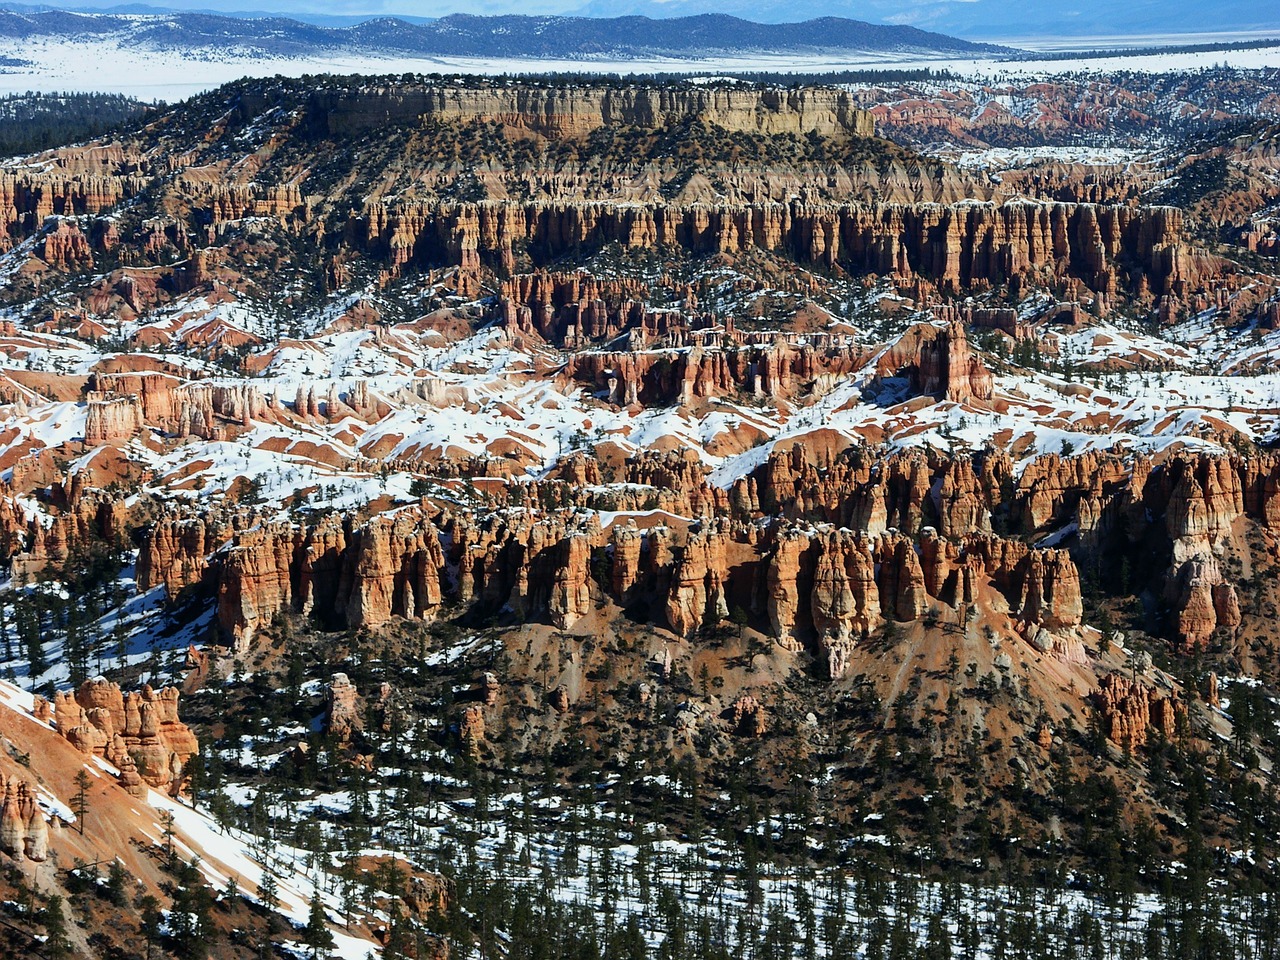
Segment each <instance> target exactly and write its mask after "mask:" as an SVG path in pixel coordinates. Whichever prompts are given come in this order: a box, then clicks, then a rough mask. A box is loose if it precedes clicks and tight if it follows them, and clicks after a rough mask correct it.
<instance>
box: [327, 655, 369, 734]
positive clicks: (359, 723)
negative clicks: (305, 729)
mask: <svg viewBox="0 0 1280 960" xmlns="http://www.w3.org/2000/svg"><path fill="white" fill-rule="evenodd" d="M325 729H327V730H328V732H329V735H330V736H331V737H333V739H334V740H335V741H336V742H337V743H339V744H343V745H345V744H347V743H349V742H350V741H351V738H352V737H353V736H355V734H356V733H357V732H358V731H360V730H363V729H364V714H363V712H362V711H361V708H360V694H359V693H357V692H356V688H355V686H354V685H353V684H352V683H351V681H350V680H349V679H348V678H347V675H346V674H345V673H335V674H334V675H333V677H332V678H330V680H329V687H328V691H327V693H326V696H325Z"/></svg>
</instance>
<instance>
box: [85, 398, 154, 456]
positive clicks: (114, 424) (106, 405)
mask: <svg viewBox="0 0 1280 960" xmlns="http://www.w3.org/2000/svg"><path fill="white" fill-rule="evenodd" d="M145 425H146V421H145V420H144V418H143V415H142V404H140V403H139V402H138V398H137V397H132V396H129V397H107V396H101V395H93V394H91V395H90V396H89V399H88V400H87V401H86V403H85V423H84V442H85V443H87V444H92V445H94V446H97V445H98V444H104V443H125V442H127V441H128V440H131V439H132V438H133V437H134V436H135V435H137V433H138V432H139V431H140V430H142V428H143V427H144V426H145Z"/></svg>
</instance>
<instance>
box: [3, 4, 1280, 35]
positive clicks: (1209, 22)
mask: <svg viewBox="0 0 1280 960" xmlns="http://www.w3.org/2000/svg"><path fill="white" fill-rule="evenodd" d="M5 6H12V7H23V6H44V7H52V8H56V9H64V10H85V11H107V10H116V11H122V10H136V11H139V12H141V11H143V10H144V9H151V10H154V11H156V12H157V13H160V12H169V11H174V12H208V13H220V14H230V15H240V16H260V15H270V14H276V15H280V16H286V17H295V18H303V19H308V20H312V21H316V22H324V21H329V22H334V21H339V20H347V19H350V20H356V21H358V20H361V19H368V18H375V17H383V16H394V17H406V18H418V19H421V18H439V17H444V16H448V15H450V14H471V15H475V16H501V15H528V16H591V17H599V18H608V17H617V16H627V15H641V16H647V17H652V18H654V19H667V18H673V17H682V16H693V15H698V14H704V13H724V14H729V15H732V16H736V17H741V18H743V19H747V20H753V21H755V22H758V23H786V22H797V21H803V20H810V19H814V18H817V17H824V16H825V17H843V18H847V19H851V20H862V21H866V22H870V23H883V24H889V25H903V26H914V27H918V28H920V29H923V30H932V31H936V32H939V33H946V34H952V35H956V36H961V37H966V38H970V39H1005V38H1014V37H1024V38H1040V39H1047V40H1052V39H1053V38H1054V37H1057V36H1062V37H1076V38H1097V39H1111V40H1115V39H1123V38H1125V37H1141V38H1149V37H1154V36H1169V37H1175V38H1185V37H1188V36H1196V35H1213V36H1215V37H1221V36H1225V35H1232V34H1238V35H1240V36H1242V37H1256V36H1263V35H1267V36H1269V35H1272V34H1274V33H1275V32H1280V8H1273V9H1272V10H1270V11H1266V10H1264V9H1263V5H1258V4H1255V3H1253V2H1252V0H1221V2H1215V3H1206V2H1201V0H1169V2H1165V0H1135V2H1132V3H1128V4H1125V5H1124V6H1123V7H1116V6H1114V5H1111V4H1107V3H1101V2H1097V3H1078V2H1071V0H1028V2H1025V3H1021V4H1019V5H1018V6H1017V7H1016V8H1010V7H1009V5H1008V4H1007V3H1005V2H1004V0H906V2H899V0H862V2H858V3H854V2H852V0H835V2H818V0H521V2H516V0H470V2H465V3H458V2H456V0H440V2H431V3H418V2H409V0H338V2H333V3H324V4H321V3H316V2H312V0H269V2H263V3H256V2H254V0H171V2H167V3H144V4H122V3H119V2H116V0H79V2H51V3H44V4H21V3H15V4H6V5H5Z"/></svg>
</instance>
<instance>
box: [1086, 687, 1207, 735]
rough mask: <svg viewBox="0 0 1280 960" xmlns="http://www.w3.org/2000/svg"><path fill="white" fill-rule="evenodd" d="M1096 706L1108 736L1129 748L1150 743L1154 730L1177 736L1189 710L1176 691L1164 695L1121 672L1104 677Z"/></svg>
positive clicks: (1162, 733) (1096, 698)
mask: <svg viewBox="0 0 1280 960" xmlns="http://www.w3.org/2000/svg"><path fill="white" fill-rule="evenodd" d="M1095 708H1096V709H1097V710H1098V713H1099V714H1100V716H1101V718H1102V723H1103V725H1104V726H1103V728H1104V729H1105V731H1106V733H1107V736H1108V737H1110V738H1111V740H1112V741H1114V742H1115V743H1117V744H1119V745H1120V746H1122V747H1124V748H1125V749H1128V750H1134V749H1137V748H1139V747H1143V746H1146V744H1147V741H1148V739H1149V737H1150V731H1152V730H1154V731H1156V732H1157V733H1158V734H1160V735H1161V736H1163V737H1165V738H1171V737H1173V736H1174V735H1175V733H1176V732H1177V720H1178V717H1179V715H1181V714H1183V713H1184V712H1185V710H1186V708H1185V707H1184V706H1183V705H1182V703H1180V702H1179V701H1178V700H1177V699H1176V698H1175V697H1174V696H1173V695H1172V694H1170V695H1169V696H1167V697H1164V696H1160V695H1159V694H1157V693H1155V692H1154V691H1152V690H1151V689H1149V688H1148V687H1145V686H1143V685H1142V684H1141V683H1139V682H1137V681H1135V680H1129V679H1127V678H1125V677H1124V676H1123V675H1121V674H1118V673H1111V674H1108V675H1107V676H1105V677H1103V678H1102V682H1101V684H1100V686H1099V689H1098V693H1097V695H1096V697H1095Z"/></svg>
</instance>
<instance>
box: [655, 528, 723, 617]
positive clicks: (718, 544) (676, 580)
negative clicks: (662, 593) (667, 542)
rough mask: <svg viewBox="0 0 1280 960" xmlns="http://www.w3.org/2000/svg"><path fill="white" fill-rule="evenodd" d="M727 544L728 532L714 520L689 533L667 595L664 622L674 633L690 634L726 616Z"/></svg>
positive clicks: (672, 575) (673, 572)
mask: <svg viewBox="0 0 1280 960" xmlns="http://www.w3.org/2000/svg"><path fill="white" fill-rule="evenodd" d="M727 545H728V534H727V533H726V532H725V531H724V530H722V529H720V528H719V527H718V526H717V525H716V524H707V525H705V526H703V527H702V528H700V529H699V530H698V531H697V532H695V533H693V534H692V535H690V537H689V540H688V542H687V543H686V544H685V547H684V550H683V552H682V554H681V556H680V558H679V560H677V561H676V564H675V567H674V569H673V570H672V573H671V590H670V592H669V593H668V595H667V624H668V625H669V626H670V627H671V629H672V631H673V632H674V633H676V634H677V635H679V636H682V637H687V636H691V635H692V634H693V633H694V632H695V631H697V630H698V629H699V628H701V627H703V626H704V625H706V626H710V625H714V624H717V623H719V622H720V621H722V620H724V619H726V618H727V617H728V616H729V603H728V595H727V593H726V586H725V581H726V580H727V579H728V574H729V570H728V559H727V555H726V548H727Z"/></svg>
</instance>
